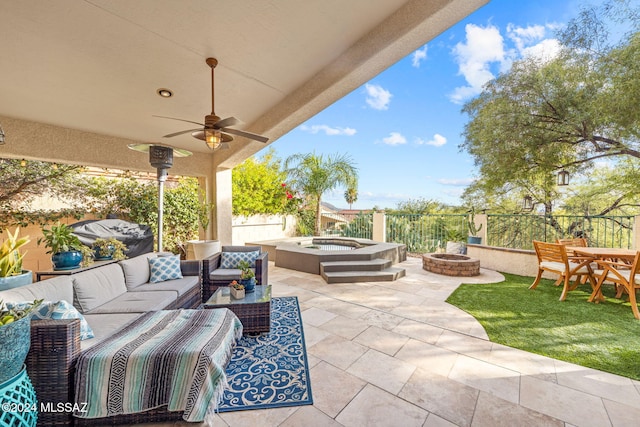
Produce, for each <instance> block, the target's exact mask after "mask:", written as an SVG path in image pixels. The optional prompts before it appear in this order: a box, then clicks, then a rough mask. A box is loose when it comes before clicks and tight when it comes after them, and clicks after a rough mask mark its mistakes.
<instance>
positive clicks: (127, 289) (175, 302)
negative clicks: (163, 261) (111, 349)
mask: <svg viewBox="0 0 640 427" xmlns="http://www.w3.org/2000/svg"><path fill="white" fill-rule="evenodd" d="M165 255H167V254H165V253H159V254H158V253H148V254H143V255H140V256H137V257H135V258H131V259H126V260H123V261H119V262H117V263H113V264H108V265H104V266H100V267H97V268H94V269H91V270H86V271H83V272H80V273H77V274H73V275H65V276H57V277H54V278H51V279H47V280H43V281H40V282H36V283H32V284H30V285H27V286H23V287H20V288H13V289H10V290H6V291H0V300H4V301H5V302H23V301H33V300H34V299H40V298H43V299H45V300H47V301H58V300H65V301H68V302H73V305H74V306H75V307H76V309H77V310H78V311H79V312H80V313H82V315H83V316H84V318H85V319H86V321H87V323H88V324H89V326H90V327H91V329H92V330H93V333H94V335H95V336H94V338H90V339H85V340H82V341H81V339H80V334H81V323H80V320H78V319H68V320H33V321H32V322H31V325H32V327H31V349H30V351H29V355H28V356H27V362H26V363H27V372H28V374H29V376H30V378H31V381H32V383H33V385H34V388H35V389H36V395H37V397H38V400H39V401H40V402H52V403H54V404H56V403H58V402H61V403H66V402H74V365H75V362H76V359H77V358H78V356H79V354H80V352H81V351H83V350H86V349H88V348H90V347H91V346H93V345H95V344H97V343H99V342H100V341H102V340H104V339H105V338H107V337H109V336H110V335H112V334H113V333H114V332H115V331H117V330H119V329H120V328H121V327H123V326H125V325H127V324H128V323H130V322H131V321H133V320H134V319H136V318H138V317H140V316H142V315H143V314H144V313H146V312H149V311H157V310H171V309H177V308H197V307H198V305H199V304H200V303H201V302H202V290H201V289H202V288H201V280H200V274H201V271H202V270H201V263H200V261H198V260H195V261H180V270H181V273H182V275H183V278H178V279H172V280H166V281H161V282H158V283H149V280H150V267H149V263H150V259H152V258H156V257H159V256H165ZM178 415H179V413H177V414H176V413H173V412H172V413H169V412H167V411H166V410H164V411H163V410H162V409H160V410H153V411H147V412H145V413H144V415H143V416H138V415H137V414H133V415H124V416H116V417H112V418H114V419H113V420H112V422H114V423H115V422H118V423H123V422H128V423H135V422H154V421H160V420H167V419H180V418H179V416H178ZM73 420H74V419H73V418H72V417H71V416H70V414H69V413H68V412H48V413H40V414H39V419H38V425H47V426H51V425H68V424H70V423H72V422H74V421H73ZM75 420H76V422H79V420H77V419H75ZM86 421H88V424H90V423H91V420H82V422H83V423H85V422H86Z"/></svg>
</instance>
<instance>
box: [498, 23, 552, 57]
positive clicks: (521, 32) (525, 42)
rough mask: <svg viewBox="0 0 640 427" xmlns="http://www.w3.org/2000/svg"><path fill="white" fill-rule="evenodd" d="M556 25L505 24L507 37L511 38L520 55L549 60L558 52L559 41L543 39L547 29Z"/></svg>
mask: <svg viewBox="0 0 640 427" xmlns="http://www.w3.org/2000/svg"><path fill="white" fill-rule="evenodd" d="M556 27H557V25H555V24H549V25H547V26H543V25H530V26H528V27H517V26H515V25H513V24H509V25H507V37H509V39H511V40H513V42H514V43H515V45H516V49H517V51H518V54H519V55H520V56H521V57H525V58H526V57H529V58H534V59H537V60H540V61H549V60H551V59H553V58H555V57H556V56H557V55H558V53H559V52H560V42H559V41H558V40H557V39H554V38H547V39H545V36H546V33H547V29H551V30H553V29H555V28H556Z"/></svg>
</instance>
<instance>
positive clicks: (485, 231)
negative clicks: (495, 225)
mask: <svg viewBox="0 0 640 427" xmlns="http://www.w3.org/2000/svg"><path fill="white" fill-rule="evenodd" d="M487 218H488V215H487V214H479V215H476V225H477V226H479V227H482V229H481V230H480V237H481V238H482V244H484V245H488V244H489V241H488V240H487V236H488V235H489V227H488V226H489V221H488V219H487Z"/></svg>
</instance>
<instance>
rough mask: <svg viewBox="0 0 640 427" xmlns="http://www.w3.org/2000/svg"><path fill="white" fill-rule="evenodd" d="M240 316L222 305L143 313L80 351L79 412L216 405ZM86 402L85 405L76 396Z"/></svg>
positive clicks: (201, 410) (195, 411)
mask: <svg viewBox="0 0 640 427" xmlns="http://www.w3.org/2000/svg"><path fill="white" fill-rule="evenodd" d="M241 336H242V324H241V323H240V321H239V320H238V318H237V317H236V315H235V314H233V313H232V312H231V311H229V310H227V309H218V310H167V311H155V312H149V313H146V314H144V315H143V316H141V317H139V318H138V319H136V320H135V321H133V322H132V323H130V324H129V325H128V326H126V327H124V328H123V329H121V330H120V331H119V332H117V333H115V334H114V335H113V336H111V337H109V338H107V339H106V340H104V341H103V342H101V343H99V344H96V345H95V346H93V347H91V348H89V349H87V350H86V351H84V352H83V353H82V354H81V355H80V357H79V359H78V362H77V365H76V384H75V391H76V398H75V402H76V403H77V404H78V405H77V406H76V407H82V408H83V409H85V410H86V411H85V412H76V413H74V415H75V416H77V417H80V418H102V417H108V416H112V415H120V414H131V413H136V412H143V411H146V410H149V409H154V408H158V407H161V406H164V405H166V406H167V410H169V411H184V414H183V416H182V418H183V419H184V420H185V421H202V420H204V418H205V416H206V414H207V413H208V412H209V411H213V410H215V409H216V408H217V405H218V402H219V399H220V398H221V396H222V392H223V390H224V388H225V387H226V385H227V384H226V383H227V379H226V376H225V373H224V370H225V367H226V365H227V363H228V362H229V359H230V357H231V353H232V350H233V348H234V346H235V343H236V341H237V340H238V338H240V337H241ZM85 402H86V406H84V405H83V404H84V403H85Z"/></svg>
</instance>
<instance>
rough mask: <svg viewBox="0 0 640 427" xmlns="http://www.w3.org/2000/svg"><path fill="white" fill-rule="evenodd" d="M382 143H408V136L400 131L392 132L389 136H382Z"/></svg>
mask: <svg viewBox="0 0 640 427" xmlns="http://www.w3.org/2000/svg"><path fill="white" fill-rule="evenodd" d="M382 143H383V144H387V145H401V144H406V143H407V138H405V137H404V136H403V135H402V134H401V133H400V132H391V133H390V134H389V136H387V137H386V138H382Z"/></svg>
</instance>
